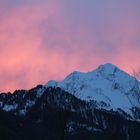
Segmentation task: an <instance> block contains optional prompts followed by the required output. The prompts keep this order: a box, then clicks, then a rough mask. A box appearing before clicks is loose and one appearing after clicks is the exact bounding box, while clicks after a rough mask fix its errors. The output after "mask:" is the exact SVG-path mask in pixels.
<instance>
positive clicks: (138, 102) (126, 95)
mask: <svg viewBox="0 0 140 140" xmlns="http://www.w3.org/2000/svg"><path fill="white" fill-rule="evenodd" d="M45 86H46V87H60V88H62V89H63V90H65V91H67V92H69V93H72V94H73V95H75V96H76V97H78V98H80V99H82V100H87V101H90V100H95V101H97V102H98V104H100V102H101V104H102V102H103V103H105V104H106V106H104V107H103V106H101V105H99V108H100V106H101V107H102V108H104V109H107V110H110V109H113V110H115V111H117V110H120V109H121V110H123V111H124V112H126V113H127V114H129V115H130V116H131V117H132V118H133V119H136V118H135V115H134V114H133V111H132V110H133V108H135V107H136V108H140V82H139V81H138V80H137V79H136V78H134V77H132V76H130V75H129V74H128V73H126V72H124V71H122V70H120V69H119V68H118V67H116V66H115V65H112V64H110V63H107V64H104V65H100V66H99V67H98V68H97V69H95V70H93V71H91V72H87V73H82V72H77V71H75V72H73V73H71V74H69V75H68V76H67V77H66V78H65V79H64V80H62V81H60V82H57V81H49V82H48V83H47V84H46V85H45ZM137 119H138V120H139V118H137Z"/></svg>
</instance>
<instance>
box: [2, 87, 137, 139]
mask: <svg viewBox="0 0 140 140" xmlns="http://www.w3.org/2000/svg"><path fill="white" fill-rule="evenodd" d="M40 88H42V87H41V86H38V87H36V88H34V89H32V90H30V91H28V92H27V91H26V92H25V91H24V92H23V91H18V92H15V93H14V94H15V95H14V94H9V96H8V95H7V96H8V97H7V99H6V100H5V102H8V101H9V100H10V101H11V102H14V100H12V99H13V98H14V99H15V100H16V104H18V100H19V104H20V107H18V109H16V110H11V111H9V112H4V111H3V110H0V139H1V140H31V139H34V140H78V139H79V140H85V139H88V140H93V139H94V140H139V139H140V123H138V122H134V121H130V120H126V119H125V118H124V117H123V116H121V115H120V114H119V113H117V112H113V111H105V110H103V109H96V108H95V105H94V104H91V103H89V102H85V101H81V100H80V99H77V98H76V97H75V96H73V95H71V94H69V93H67V92H65V91H63V90H61V89H60V88H47V89H45V90H44V91H43V93H42V95H41V96H40V97H37V96H36V94H37V91H38V89H40ZM1 96H2V95H1ZM19 97H20V98H19ZM3 98H4V97H3ZM22 98H23V99H22ZM26 98H27V99H28V100H31V101H35V103H34V104H33V105H32V106H30V107H28V109H27V110H26V113H25V114H20V113H19V109H20V108H23V107H22V105H23V106H25V105H24V103H22V102H25V101H27V99H26ZM1 101H2V97H1ZM11 102H10V103H11Z"/></svg>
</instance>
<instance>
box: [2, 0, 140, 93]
mask: <svg viewBox="0 0 140 140" xmlns="http://www.w3.org/2000/svg"><path fill="white" fill-rule="evenodd" d="M139 54H140V0H133V1H132V0H14V1H11V0H0V92H2V91H14V90H15V89H29V88H32V87H34V86H36V85H37V84H44V83H46V82H47V81H48V80H51V79H54V80H62V79H63V78H64V77H65V76H66V75H68V74H69V73H71V72H72V71H75V70H77V71H82V72H87V71H91V70H94V69H95V68H97V67H98V66H99V65H101V64H104V63H112V64H114V65H116V66H118V67H120V68H121V69H122V70H124V71H126V72H128V73H130V74H131V73H132V70H133V69H137V68H138V67H139V66H140V59H139Z"/></svg>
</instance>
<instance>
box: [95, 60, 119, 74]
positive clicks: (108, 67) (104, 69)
mask: <svg viewBox="0 0 140 140" xmlns="http://www.w3.org/2000/svg"><path fill="white" fill-rule="evenodd" d="M96 71H97V72H98V73H102V74H104V75H110V74H115V73H116V72H117V71H120V69H118V68H117V67H116V66H115V65H112V64H110V63H106V64H104V65H100V66H99V67H98V68H97V69H96Z"/></svg>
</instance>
